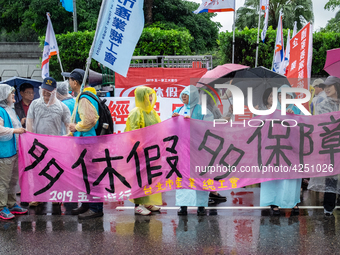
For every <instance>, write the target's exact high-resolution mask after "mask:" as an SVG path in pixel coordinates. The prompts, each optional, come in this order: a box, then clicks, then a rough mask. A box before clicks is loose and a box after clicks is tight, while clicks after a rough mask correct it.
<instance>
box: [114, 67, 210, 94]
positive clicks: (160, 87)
mask: <svg viewBox="0 0 340 255" xmlns="http://www.w3.org/2000/svg"><path fill="white" fill-rule="evenodd" d="M206 72H207V69H206V68H130V69H129V71H128V74H127V76H126V78H125V77H124V76H121V75H119V74H118V73H116V76H115V96H116V97H134V90H135V89H136V88H137V87H138V86H141V85H144V86H148V87H150V88H152V89H154V90H155V91H156V94H157V96H158V97H166V98H178V97H179V95H180V93H181V92H182V90H183V89H184V88H185V87H186V86H188V85H190V84H192V85H196V84H194V83H196V82H194V81H195V80H197V81H198V80H199V79H200V78H201V77H202V76H203V75H204V74H205V73H206Z"/></svg>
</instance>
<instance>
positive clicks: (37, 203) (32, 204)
mask: <svg viewBox="0 0 340 255" xmlns="http://www.w3.org/2000/svg"><path fill="white" fill-rule="evenodd" d="M40 204H42V202H30V203H29V206H38V205H40Z"/></svg>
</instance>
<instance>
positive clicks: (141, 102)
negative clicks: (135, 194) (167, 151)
mask: <svg viewBox="0 0 340 255" xmlns="http://www.w3.org/2000/svg"><path fill="white" fill-rule="evenodd" d="M156 101H157V96H156V92H155V91H154V90H153V89H151V88H148V87H145V86H139V87H137V88H136V90H135V103H136V107H135V108H134V109H132V110H131V112H130V113H129V116H128V118H127V121H126V127H125V130H124V131H125V132H127V131H132V130H136V129H140V128H144V127H148V126H151V125H153V124H156V123H159V122H161V119H160V117H159V116H158V114H157V113H156V111H155V110H154V106H155V104H156ZM132 202H133V203H135V213H136V214H141V215H149V214H150V213H151V212H157V211H159V210H160V208H159V207H158V206H156V205H161V204H162V194H161V193H158V194H153V195H150V196H146V197H140V198H136V199H134V200H132Z"/></svg>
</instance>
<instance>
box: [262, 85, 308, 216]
mask: <svg viewBox="0 0 340 255" xmlns="http://www.w3.org/2000/svg"><path fill="white" fill-rule="evenodd" d="M284 87H288V88H290V86H288V85H282V86H281V87H280V88H279V89H278V91H277V92H278V102H277V109H278V110H281V90H282V88H284ZM294 97H295V95H294V94H293V93H287V94H286V98H287V99H290V98H294ZM287 112H288V113H294V114H300V112H301V111H300V109H299V108H298V107H296V106H295V105H288V106H287ZM301 181H302V179H288V180H274V181H267V182H262V183H261V190H260V206H271V208H272V210H273V214H274V215H280V210H279V207H281V208H292V209H293V213H294V214H298V213H299V208H298V206H297V204H298V203H300V190H301Z"/></svg>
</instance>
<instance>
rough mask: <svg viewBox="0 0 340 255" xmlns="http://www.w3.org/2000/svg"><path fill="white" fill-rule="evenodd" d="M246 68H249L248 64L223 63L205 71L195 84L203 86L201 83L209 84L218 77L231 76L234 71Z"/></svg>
mask: <svg viewBox="0 0 340 255" xmlns="http://www.w3.org/2000/svg"><path fill="white" fill-rule="evenodd" d="M247 68H249V66H244V65H239V64H224V65H220V66H217V67H215V68H214V69H212V70H210V71H208V72H206V73H205V74H204V75H203V76H202V77H201V79H200V80H199V82H198V84H197V86H198V87H203V86H204V85H203V84H202V83H205V84H211V83H213V82H214V81H216V80H217V79H219V78H227V77H228V76H230V77H231V78H232V77H233V76H234V75H235V73H234V72H236V71H238V70H243V69H247Z"/></svg>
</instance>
